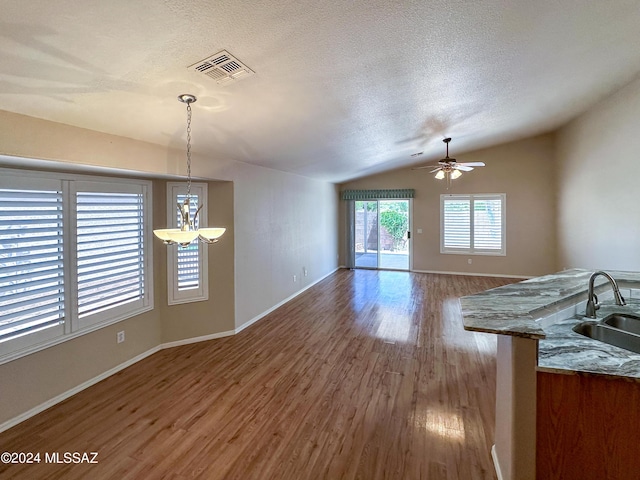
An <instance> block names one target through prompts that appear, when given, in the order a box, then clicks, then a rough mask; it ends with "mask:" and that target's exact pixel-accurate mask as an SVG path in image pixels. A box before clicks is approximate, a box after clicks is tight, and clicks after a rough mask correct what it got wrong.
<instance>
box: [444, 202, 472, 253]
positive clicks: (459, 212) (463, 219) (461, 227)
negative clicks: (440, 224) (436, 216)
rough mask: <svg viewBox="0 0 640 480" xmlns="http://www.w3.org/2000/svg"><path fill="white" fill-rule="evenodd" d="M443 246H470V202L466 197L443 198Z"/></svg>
mask: <svg viewBox="0 0 640 480" xmlns="http://www.w3.org/2000/svg"><path fill="white" fill-rule="evenodd" d="M443 208H444V246H445V248H469V247H470V246H471V218H470V215H469V212H470V211H471V202H470V200H469V199H468V198H466V199H458V198H455V199H450V198H446V199H444V207H443Z"/></svg>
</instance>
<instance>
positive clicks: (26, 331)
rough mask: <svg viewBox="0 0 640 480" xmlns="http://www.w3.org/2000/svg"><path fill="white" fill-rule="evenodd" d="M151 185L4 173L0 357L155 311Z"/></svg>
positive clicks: (0, 189)
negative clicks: (152, 274) (150, 240)
mask: <svg viewBox="0 0 640 480" xmlns="http://www.w3.org/2000/svg"><path fill="white" fill-rule="evenodd" d="M150 189H151V183H150V182H148V181H142V180H126V179H116V178H106V177H95V176H87V175H74V174H62V173H60V174H56V173H45V172H34V171H25V170H12V169H0V363H3V362H7V361H10V360H13V359H15V358H19V357H20V356H23V355H26V354H29V353H33V352H35V351H38V350H41V349H43V348H47V347H49V346H51V345H55V344H57V343H60V342H63V341H65V340H68V339H71V338H74V337H77V336H78V335H83V334H85V333H88V332H91V331H94V330H96V329H97V328H101V327H104V326H106V325H110V324H112V323H115V322H118V321H120V320H123V319H125V318H129V317H131V316H134V315H137V314H140V313H143V312H145V311H148V310H150V309H152V308H153V295H152V291H153V285H152V276H151V274H150V270H151V265H152V255H151V249H150V245H151V243H150V242H149V235H150V232H151V226H150V222H149V213H148V212H149V210H150V193H151V192H150Z"/></svg>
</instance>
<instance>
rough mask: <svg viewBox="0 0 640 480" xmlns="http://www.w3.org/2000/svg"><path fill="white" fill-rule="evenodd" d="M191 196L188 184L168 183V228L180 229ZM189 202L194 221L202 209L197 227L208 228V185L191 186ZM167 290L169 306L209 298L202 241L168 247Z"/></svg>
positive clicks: (205, 255)
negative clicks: (183, 208) (181, 206)
mask: <svg viewBox="0 0 640 480" xmlns="http://www.w3.org/2000/svg"><path fill="white" fill-rule="evenodd" d="M186 197H187V184H186V183H184V182H168V183H167V228H180V227H181V226H182V225H181V222H182V216H181V215H180V213H179V212H178V205H179V204H182V202H184V199H185V198H186ZM190 198H191V200H190V202H189V207H190V213H191V218H192V219H193V218H194V216H195V214H196V211H197V210H198V208H199V207H200V206H202V208H201V210H200V213H198V218H197V220H196V224H195V227H196V228H201V227H206V226H207V184H206V183H201V182H198V183H192V184H191V197H190ZM166 249H167V288H168V292H167V295H168V304H169V305H175V304H179V303H188V302H199V301H203V300H208V299H209V275H208V269H207V268H206V267H207V261H208V248H207V245H204V244H202V243H200V242H192V243H191V244H190V245H188V246H186V247H182V246H180V245H167V246H166Z"/></svg>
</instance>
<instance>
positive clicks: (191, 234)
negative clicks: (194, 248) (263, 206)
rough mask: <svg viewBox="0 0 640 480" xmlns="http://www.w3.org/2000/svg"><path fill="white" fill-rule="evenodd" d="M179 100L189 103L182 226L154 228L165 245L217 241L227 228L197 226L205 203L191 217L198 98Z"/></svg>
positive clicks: (186, 95)
mask: <svg viewBox="0 0 640 480" xmlns="http://www.w3.org/2000/svg"><path fill="white" fill-rule="evenodd" d="M178 100H180V101H181V102H182V103H186V104H187V196H186V198H185V199H184V201H183V202H182V203H178V213H179V214H180V220H181V225H180V228H162V229H158V230H154V231H153V233H154V235H155V236H156V237H158V238H159V239H160V240H162V241H163V242H164V243H165V245H180V246H181V247H186V246H187V245H189V244H191V243H192V242H194V241H196V240H200V241H201V242H203V243H216V242H217V241H218V238H220V237H221V236H222V234H223V233H224V232H225V230H226V229H225V228H196V226H197V225H198V214H199V213H200V210H202V207H203V206H204V205H203V204H200V205H199V206H198V208H197V210H196V212H195V213H194V215H193V218H191V104H192V103H194V102H195V101H196V100H197V98H196V97H195V95H190V94H183V95H180V96H179V97H178Z"/></svg>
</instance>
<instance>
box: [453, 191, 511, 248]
mask: <svg viewBox="0 0 640 480" xmlns="http://www.w3.org/2000/svg"><path fill="white" fill-rule="evenodd" d="M447 200H458V201H462V200H468V201H469V247H468V248H460V247H446V246H445V218H444V217H445V212H444V206H445V203H446V201H447ZM476 200H500V207H501V208H500V210H501V211H500V217H501V225H500V226H501V232H500V236H501V248H500V249H499V250H497V249H483V248H475V247H474V246H473V244H474V235H475V218H474V217H475V215H474V203H475V201H476ZM506 210H507V196H506V194H505V193H476V194H442V195H440V253H441V254H453V255H485V256H502V257H504V256H506V255H507V239H506V218H507V213H506Z"/></svg>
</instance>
